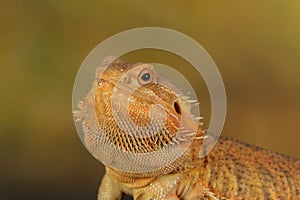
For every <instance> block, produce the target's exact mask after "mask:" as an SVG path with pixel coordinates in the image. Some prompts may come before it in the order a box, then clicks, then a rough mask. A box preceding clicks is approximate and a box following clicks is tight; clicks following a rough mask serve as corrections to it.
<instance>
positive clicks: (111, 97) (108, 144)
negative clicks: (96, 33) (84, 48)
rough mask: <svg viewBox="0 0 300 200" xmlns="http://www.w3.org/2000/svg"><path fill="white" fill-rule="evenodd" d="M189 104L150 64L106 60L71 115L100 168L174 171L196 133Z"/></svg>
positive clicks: (133, 170)
mask: <svg viewBox="0 0 300 200" xmlns="http://www.w3.org/2000/svg"><path fill="white" fill-rule="evenodd" d="M111 59H113V60H114V61H113V62H111ZM107 62H109V64H106V63H107ZM191 102H192V101H190V100H188V97H186V96H185V95H184V94H183V93H182V92H181V91H180V90H179V89H178V88H176V87H175V86H174V85H173V84H171V83H170V82H169V81H168V80H167V79H165V78H163V77H161V76H160V75H159V74H157V73H156V71H155V69H154V67H153V66H152V65H150V64H146V63H134V64H129V63H127V62H125V61H124V60H122V59H120V58H111V57H109V58H106V60H104V61H103V65H102V66H100V67H98V68H97V69H96V75H95V80H94V83H93V87H92V89H91V90H90V92H89V94H88V95H87V96H86V97H85V98H84V99H83V101H81V103H80V105H79V107H80V110H79V111H77V112H76V116H77V117H78V119H79V120H80V121H81V122H82V127H83V132H84V142H85V145H86V147H87V148H88V149H89V151H90V152H91V153H92V154H93V155H94V157H96V158H97V159H98V160H100V161H102V162H104V164H105V165H107V166H110V167H112V168H115V169H118V170H120V171H129V172H145V171H155V170H159V169H161V168H165V166H170V165H173V167H174V166H175V164H174V162H176V160H178V159H179V158H180V157H182V156H183V155H184V154H185V153H186V152H187V150H188V146H189V145H190V144H191V142H192V141H193V139H194V137H195V136H196V134H197V133H199V131H200V132H201V130H200V128H199V125H198V123H197V120H195V119H194V117H193V115H192V114H191Z"/></svg>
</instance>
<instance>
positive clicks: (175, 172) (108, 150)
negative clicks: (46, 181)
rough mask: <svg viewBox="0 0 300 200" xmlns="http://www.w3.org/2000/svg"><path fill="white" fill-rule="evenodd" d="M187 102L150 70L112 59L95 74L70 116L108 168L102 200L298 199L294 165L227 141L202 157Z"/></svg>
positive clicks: (298, 171) (299, 173)
mask: <svg viewBox="0 0 300 200" xmlns="http://www.w3.org/2000/svg"><path fill="white" fill-rule="evenodd" d="M110 59H111V58H110ZM114 60H115V59H114ZM104 63H105V62H104ZM191 102H192V101H189V100H188V98H187V97H185V96H184V95H183V94H182V93H181V92H180V90H178V89H177V88H176V87H175V86H173V85H172V84H171V83H169V82H168V81H167V80H165V79H164V78H162V77H160V76H159V75H157V74H156V73H155V71H154V69H153V67H152V66H151V65H148V64H143V63H136V64H128V63H126V62H125V61H123V60H121V59H116V60H115V61H114V62H113V63H110V64H109V65H108V66H106V67H104V68H103V67H102V68H101V67H100V68H98V69H97V70H96V77H95V81H94V83H93V87H92V89H91V90H90V92H89V94H88V95H87V96H86V97H85V98H84V99H83V101H82V102H81V103H80V105H79V107H80V110H79V111H76V112H75V115H76V116H77V117H78V120H79V121H80V122H81V123H82V127H83V130H84V134H85V135H84V140H85V145H86V146H87V148H88V150H89V151H90V152H91V153H92V154H93V155H94V157H96V158H97V159H98V160H101V161H103V162H104V164H105V165H106V174H105V176H104V178H103V180H102V183H101V185H100V188H99V194H98V199H99V200H120V199H121V198H122V193H126V194H129V195H132V196H133V197H134V199H135V200H164V199H169V200H171V199H172V200H176V199H177V200H179V199H183V200H197V199H199V200H200V199H214V200H215V199H300V161H299V160H296V159H293V158H290V157H287V156H284V155H281V154H278V153H274V152H271V151H268V150H264V149H261V148H258V147H255V146H252V145H248V144H245V143H242V142H239V141H236V140H233V139H228V138H224V137H221V138H220V139H219V141H218V142H217V144H216V145H215V146H214V148H213V150H212V151H211V152H209V154H208V155H206V156H205V157H204V158H200V156H199V153H200V148H201V147H202V145H203V140H204V139H205V133H204V132H203V131H202V129H201V126H199V125H198V123H197V121H196V120H194V118H193V116H192V114H191V112H190V110H191ZM154 105H159V106H156V107H155V106H154ZM114 110H115V111H114ZM149 113H150V114H149ZM128 116H129V118H130V119H125V118H127V117H128ZM151 116H155V120H156V121H155V120H153V118H151ZM128 120H129V121H128ZM160 120H163V121H164V123H162V124H163V125H162V126H159V125H157V124H159V121H160ZM149 124H150V125H149ZM157 126H158V127H157ZM103 141H104V142H103ZM111 144H112V147H111ZM169 147H170V149H169ZM156 151H159V154H158V156H157V155H156V154H155V152H156ZM170 152H175V153H176V152H182V153H181V154H180V155H178V156H177V157H174V156H173V157H172V153H170ZM144 154H146V157H143V156H141V157H139V156H140V155H144ZM153 154H154V158H156V159H153V158H152V157H151V156H153ZM148 155H149V158H148V157H147V156H148ZM155 156H157V157H155ZM169 156H170V157H172V158H170V159H169V158H168V157H169ZM147 158H148V159H147ZM151 158H152V159H151ZM141 159H144V160H141ZM168 159H169V160H168ZM162 163H163V164H162ZM164 163H165V164H164ZM135 170H136V171H135Z"/></svg>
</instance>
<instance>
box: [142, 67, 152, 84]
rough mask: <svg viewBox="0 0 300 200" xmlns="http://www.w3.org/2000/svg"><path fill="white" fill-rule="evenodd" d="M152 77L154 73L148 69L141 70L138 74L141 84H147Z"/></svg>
mask: <svg viewBox="0 0 300 200" xmlns="http://www.w3.org/2000/svg"><path fill="white" fill-rule="evenodd" d="M153 79H154V74H153V72H152V71H151V70H149V69H146V70H144V71H142V72H141V73H140V75H139V76H138V81H139V83H140V84H141V85H146V84H149V83H151V82H152V81H153Z"/></svg>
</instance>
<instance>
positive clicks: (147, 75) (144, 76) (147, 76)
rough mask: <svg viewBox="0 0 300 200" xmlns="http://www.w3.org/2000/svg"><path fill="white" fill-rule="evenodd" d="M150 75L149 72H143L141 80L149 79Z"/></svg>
mask: <svg viewBox="0 0 300 200" xmlns="http://www.w3.org/2000/svg"><path fill="white" fill-rule="evenodd" d="M150 77H151V75H150V73H145V74H143V76H142V79H143V81H149V80H150Z"/></svg>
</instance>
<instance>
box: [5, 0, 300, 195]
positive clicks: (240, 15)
mask: <svg viewBox="0 0 300 200" xmlns="http://www.w3.org/2000/svg"><path fill="white" fill-rule="evenodd" d="M299 8H300V1H298V0H289V1H282V0H265V1H260V0H251V1H250V0H246V1H231V0H229V1H204V0H197V1H196V0H193V1H179V0H172V1H171V0H166V1H158V0H153V1H140V0H129V1H85V2H84V1H77V0H73V1H70V0H66V1H61V2H58V1H51V0H45V1H37V0H27V1H21V0H20V1H18V0H15V1H9V0H4V1H2V2H1V7H0V24H1V32H0V44H1V50H0V51H1V52H0V63H1V73H0V82H1V85H0V89H1V90H0V91H1V104H0V108H1V115H0V200H12V199H74V200H75V199H96V193H97V188H98V184H99V182H100V180H101V176H102V174H103V167H102V165H101V164H100V163H99V162H98V161H96V160H95V159H93V158H92V156H91V155H90V154H89V153H88V152H87V151H86V150H85V148H84V146H83V145H82V144H81V141H80V139H79V137H78V136H77V132H76V130H75V128H74V124H73V118H72V114H71V96H72V86H73V81H74V79H75V75H76V72H77V70H78V68H79V66H80V64H81V62H82V61H83V59H84V58H85V56H86V55H87V54H88V52H89V51H90V50H91V49H93V48H94V47H95V46H96V45H97V44H98V43H99V42H101V41H103V40H104V39H106V38H108V37H109V36H112V35H114V34H116V33H119V32H121V31H125V30H127V29H131V28H136V27H143V26H159V27H166V28H171V29H174V30H177V31H180V32H182V33H185V34H187V35H189V36H191V37H192V38H194V39H195V40H197V41H198V42H199V43H200V44H202V45H203V46H204V48H205V49H206V50H207V51H208V52H209V54H210V55H211V56H212V58H213V59H214V61H215V62H216V64H217V66H218V67H219V70H220V72H221V74H222V76H223V79H224V83H225V86H226V91H227V97H228V112H227V120H226V124H225V128H224V131H223V135H226V136H230V137H234V138H237V139H240V140H242V141H245V142H248V143H252V144H255V145H259V146H262V147H265V148H268V149H272V150H274V151H278V152H281V153H284V154H288V155H290V156H293V157H298V158H300V132H299V130H298V128H299V119H300V65H299V63H300V12H299ZM160 53H161V52H158V51H156V52H155V51H148V52H147V51H144V52H141V53H140V54H139V53H138V52H137V54H136V55H140V61H152V62H153V59H154V60H155V61H156V62H159V61H161V58H162V57H163V58H164V60H165V61H166V63H167V64H172V63H173V64H174V65H178V63H180V62H181V61H179V62H175V60H176V59H177V58H176V56H174V55H169V54H166V53H162V54H160ZM160 56H161V57H160ZM128 57H130V55H128ZM174 57H175V58H174ZM136 58H137V57H136V56H135V59H136ZM165 58H167V59H165ZM133 60H134V59H133ZM177 67H178V66H177ZM183 67H184V66H181V68H183ZM185 69H187V68H185ZM185 71H186V70H185ZM186 73H187V74H186V75H187V76H189V74H190V75H191V77H192V72H189V71H188V72H186ZM192 81H193V83H197V81H198V79H195V78H194V80H192ZM199 81H200V79H199ZM199 83H200V82H199ZM196 85H197V84H196ZM198 85H199V84H198ZM201 92H203V94H205V95H206V96H207V92H205V91H203V89H201V90H199V94H201ZM200 96H201V95H200ZM205 99H207V97H206V98H204V100H203V102H204V103H203V102H201V109H202V110H203V112H202V113H203V115H204V116H209V101H207V100H205ZM202 110H201V111H202ZM205 122H206V124H207V123H208V117H207V118H206V120H205Z"/></svg>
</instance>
